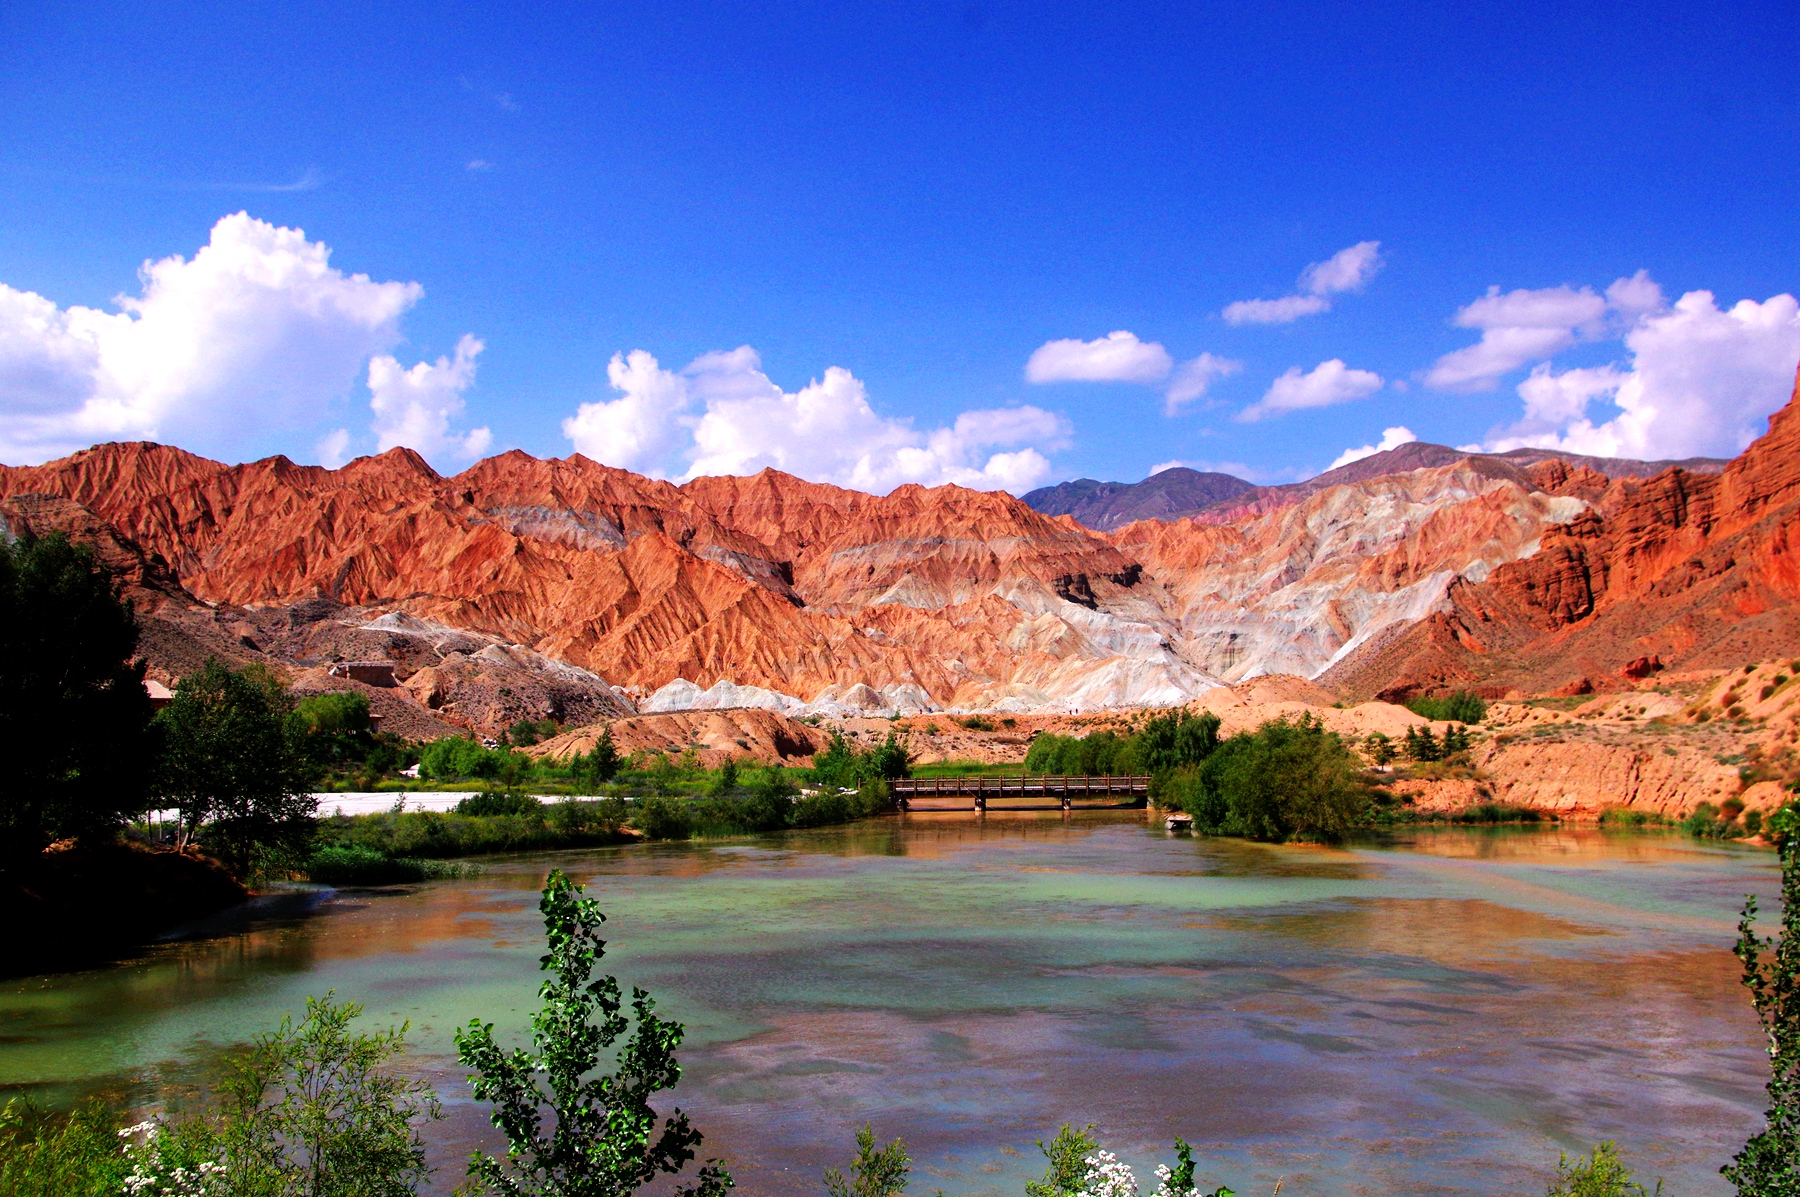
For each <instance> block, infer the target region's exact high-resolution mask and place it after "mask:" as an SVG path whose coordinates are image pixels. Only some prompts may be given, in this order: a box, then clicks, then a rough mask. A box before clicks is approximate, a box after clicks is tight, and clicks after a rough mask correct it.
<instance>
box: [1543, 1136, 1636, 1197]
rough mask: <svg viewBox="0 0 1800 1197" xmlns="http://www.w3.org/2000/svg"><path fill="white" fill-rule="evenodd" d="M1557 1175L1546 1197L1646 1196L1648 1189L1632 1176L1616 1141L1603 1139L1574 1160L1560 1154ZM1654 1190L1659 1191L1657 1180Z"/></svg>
mask: <svg viewBox="0 0 1800 1197" xmlns="http://www.w3.org/2000/svg"><path fill="white" fill-rule="evenodd" d="M1556 1178H1557V1179H1556V1183H1555V1184H1553V1185H1551V1186H1550V1191H1549V1194H1548V1197H1646V1194H1647V1193H1648V1190H1646V1189H1645V1188H1644V1186H1643V1185H1641V1184H1638V1183H1637V1182H1636V1181H1634V1180H1632V1179H1631V1171H1630V1169H1628V1168H1626V1167H1625V1162H1624V1160H1622V1159H1621V1158H1620V1157H1619V1147H1618V1144H1616V1143H1602V1144H1600V1145H1599V1146H1598V1147H1596V1148H1594V1153H1593V1154H1592V1155H1589V1156H1583V1157H1582V1158H1580V1159H1576V1160H1571V1159H1570V1158H1569V1157H1568V1156H1566V1155H1565V1156H1563V1157H1562V1158H1561V1159H1559V1160H1558V1161H1557V1164H1556ZM1656 1191H1657V1192H1658V1193H1661V1192H1662V1181H1660V1180H1659V1181H1657V1182H1656Z"/></svg>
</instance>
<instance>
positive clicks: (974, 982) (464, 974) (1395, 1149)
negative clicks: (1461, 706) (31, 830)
mask: <svg viewBox="0 0 1800 1197" xmlns="http://www.w3.org/2000/svg"><path fill="white" fill-rule="evenodd" d="M484 864H485V871H484V872H483V873H482V874H481V875H480V876H478V877H474V878H469V879H464V880H457V881H443V882H434V883H430V884H425V885H419V886H414V887H408V888H405V889H400V890H387V891H360V892H358V891H344V892H340V893H337V894H335V895H331V896H329V897H327V898H325V899H324V900H323V901H320V902H318V903H317V904H316V905H314V906H313V907H312V908H311V909H309V910H307V911H305V912H303V913H301V912H288V913H285V914H280V913H277V914H271V915H269V916H268V917H264V918H261V919H257V920H254V921H251V922H250V923H248V924H247V925H245V926H242V927H240V928H238V929H236V930H234V931H231V932H229V933H225V934H218V935H215V936H213V937H210V938H202V939H195V940H188V941H184V942H178V943H170V944H165V945H160V946H158V947H157V948H155V949H153V950H151V951H149V952H147V953H145V954H144V955H142V956H141V957H140V958H137V959H133V960H130V961H125V962H121V963H119V964H117V965H114V966H111V967H107V968H101V969H95V970H91V971H87V972H81V973H75V974H68V975H58V976H48V977H36V978H28V979H24V980H15V981H8V982H4V983H0V1088H4V1089H5V1090H8V1091H13V1092H20V1091H23V1092H30V1093H33V1094H34V1095H35V1096H36V1097H37V1099H38V1100H40V1101H42V1102H45V1103H49V1104H59V1103H66V1102H68V1101H70V1100H74V1099H75V1098H78V1097H80V1096H83V1095H86V1094H93V1093H103V1094H107V1095H111V1096H114V1097H132V1098H135V1099H139V1100H145V1099H152V1098H168V1097H170V1096H171V1095H173V1096H174V1098H175V1099H176V1100H179V1099H180V1098H181V1096H182V1095H183V1094H186V1093H191V1092H192V1091H193V1089H194V1087H195V1086H197V1085H200V1084H202V1083H203V1082H204V1080H205V1078H206V1077H207V1076H208V1075H210V1074H211V1070H212V1069H214V1068H215V1067H216V1066H217V1062H218V1059H219V1055H220V1053H221V1052H222V1051H223V1050H225V1049H227V1048H228V1047H229V1046H230V1045H232V1044H234V1043H238V1042H241V1041H243V1040H245V1039H247V1038H248V1037H249V1036H251V1035H252V1034H254V1033H255V1032H257V1031H259V1030H262V1029H265V1028H267V1027H269V1026H270V1025H272V1024H273V1023H274V1022H275V1021H276V1020H278V1018H279V1017H280V1015H281V1014H282V1013H283V1012H285V1011H295V1010H298V1009H300V1008H301V1006H302V1004H303V1001H304V999H305V997H306V995H308V994H319V993H323V992H325V991H326V990H330V989H335V990H336V991H337V994H338V995H339V996H340V997H347V998H353V999H355V1000H357V1001H360V1002H362V1003H363V1004H364V1005H365V1006H366V1007H367V1010H368V1014H367V1017H366V1018H365V1020H364V1022H365V1023H366V1024H368V1025H369V1026H370V1027H371V1029H373V1027H375V1026H386V1025H389V1024H390V1023H396V1022H398V1021H400V1020H403V1019H404V1020H410V1022H411V1024H412V1026H411V1032H410V1036H409V1042H410V1044H411V1055H410V1056H409V1058H408V1066H409V1067H411V1068H413V1069H416V1070H418V1071H419V1072H421V1073H422V1074H424V1075H427V1076H429V1077H431V1078H432V1079H433V1080H434V1082H435V1083H436V1084H437V1085H438V1088H439V1090H440V1092H441V1094H442V1095H443V1097H444V1099H445V1103H446V1107H447V1112H448V1117H447V1119H446V1120H445V1121H444V1122H443V1123H440V1124H438V1125H437V1126H435V1127H433V1128H432V1135H431V1138H432V1154H433V1159H434V1161H435V1162H438V1163H440V1164H442V1165H443V1167H442V1168H441V1169H440V1171H439V1172H438V1174H437V1176H436V1179H435V1182H434V1188H433V1191H434V1192H441V1193H448V1191H449V1190H450V1188H451V1187H453V1185H454V1184H455V1183H456V1181H457V1180H459V1179H460V1176H461V1172H462V1167H461V1164H460V1162H459V1161H460V1160H461V1159H462V1158H463V1157H464V1156H465V1155H466V1153H467V1152H468V1151H469V1150H470V1149H471V1148H472V1147H474V1146H477V1145H482V1144H488V1145H491V1144H493V1143H494V1142H495V1135H494V1132H493V1131H492V1129H491V1128H489V1127H488V1126H487V1124H486V1121H485V1111H484V1110H483V1109H482V1108H480V1107H477V1106H476V1105H474V1104H473V1103H472V1102H471V1101H470V1099H469V1097H468V1093H467V1088H466V1086H465V1085H464V1084H463V1083H462V1081H461V1073H460V1072H459V1070H458V1069H457V1068H456V1065H455V1062H454V1059H453V1058H452V1056H451V1054H450V1053H451V1046H450V1043H451V1035H452V1032H453V1030H454V1028H456V1027H457V1026H459V1025H462V1024H464V1023H466V1022H467V1021H468V1020H469V1019H471V1018H475V1017H479V1018H482V1019H483V1020H489V1021H494V1022H496V1023H497V1024H498V1028H499V1031H500V1032H501V1034H502V1037H503V1040H504V1039H505V1037H506V1036H508V1035H522V1034H523V1032H524V1030H525V1028H526V1020H527V1018H528V1016H529V1012H530V1010H531V1009H532V1007H533V1005H534V1002H535V998H534V991H535V988H536V985H537V981H538V973H537V969H536V961H537V957H538V956H539V954H540V953H541V951H542V938H541V924H540V922H539V919H538V914H537V910H536V899H537V889H538V887H539V885H540V884H541V883H542V879H543V877H544V875H545V873H546V872H547V871H548V869H549V868H551V867H552V866H555V867H560V868H562V869H564V870H565V871H567V872H568V873H569V874H570V875H571V876H573V877H574V878H575V879H576V880H578V881H582V882H585V883H586V884H587V885H588V888H589V893H590V894H591V895H592V896H594V897H596V898H598V899H599V900H600V902H601V905H602V908H603V909H604V910H605V911H606V913H607V915H608V922H607V929H608V938H609V940H610V941H611V946H610V947H609V949H608V953H607V957H606V965H607V966H608V967H609V968H610V969H611V971H614V972H616V973H617V974H618V975H619V976H620V978H621V980H622V981H623V982H625V983H627V984H634V983H635V984H639V985H643V986H645V987H646V988H648V989H650V990H651V991H652V992H653V993H654V994H655V995H656V996H657V998H658V999H659V1003H660V1008H661V1010H662V1011H663V1012H664V1013H665V1014H668V1015H672V1016H674V1017H677V1018H680V1019H682V1020H683V1021H685V1022H686V1023H687V1025H688V1041H687V1044H686V1046H685V1048H684V1050H683V1052H682V1059H683V1062H684V1064H685V1066H686V1069H687V1075H686V1078H685V1079H684V1081H683V1083H682V1085H681V1086H680V1088H679V1089H678V1090H677V1092H676V1096H677V1097H678V1099H679V1102H680V1104H681V1105H682V1106H683V1107H684V1108H686V1109H687V1110H688V1111H689V1112H690V1113H691V1114H692V1115H693V1117H694V1120H695V1122H696V1124H697V1125H698V1126H699V1127H700V1128H701V1129H702V1130H704V1131H705V1132H706V1134H707V1138H708V1154H710V1153H712V1152H719V1153H721V1154H723V1155H725V1156H726V1157H727V1158H728V1160H729V1162H730V1164H731V1167H732V1169H733V1171H734V1172H735V1174H736V1175H737V1176H738V1178H739V1191H740V1192H745V1193H748V1194H758V1195H760V1194H771V1195H777V1197H779V1195H783V1194H790V1193H795V1194H797V1193H819V1192H821V1191H822V1186H821V1185H820V1183H819V1179H818V1178H819V1173H820V1169H821V1168H822V1167H823V1166H824V1165H826V1164H838V1165H843V1164H844V1163H845V1162H846V1161H847V1158H848V1156H849V1155H850V1153H851V1150H852V1147H853V1143H852V1139H853V1132H854V1128H855V1127H856V1126H859V1125H860V1124H862V1123H863V1122H864V1121H870V1122H872V1123H873V1124H874V1126H875V1130H876V1132H877V1134H878V1135H880V1136H882V1137H883V1139H884V1140H885V1139H887V1138H892V1137H894V1136H896V1135H899V1136H904V1137H905V1139H906V1141H907V1144H908V1146H909V1148H910V1149H911V1151H912V1153H913V1155H914V1157H915V1160H916V1161H917V1171H916V1172H915V1180H914V1183H913V1185H912V1191H913V1192H914V1193H930V1192H932V1191H933V1190H934V1189H937V1188H941V1189H943V1191H944V1192H945V1193H947V1194H951V1195H965V1194H988V1193H1006V1194H1017V1193H1019V1192H1020V1185H1021V1182H1022V1181H1023V1179H1024V1178H1026V1177H1027V1176H1032V1175H1036V1174H1039V1173H1041V1172H1042V1160H1041V1157H1039V1156H1038V1154H1037V1150H1036V1148H1035V1147H1034V1146H1033V1140H1034V1139H1036V1138H1038V1137H1040V1136H1041V1137H1044V1138H1048V1137H1049V1136H1050V1135H1051V1134H1052V1133H1053V1132H1054V1131H1055V1129H1056V1127H1057V1126H1058V1124H1060V1123H1062V1122H1065V1121H1073V1122H1077V1123H1086V1122H1092V1123H1095V1124H1096V1125H1097V1127H1098V1134H1099V1136H1100V1138H1101V1139H1102V1141H1103V1142H1104V1143H1105V1144H1106V1145H1107V1146H1108V1147H1110V1148H1112V1149H1113V1150H1115V1151H1117V1152H1118V1153H1119V1154H1120V1155H1121V1156H1122V1157H1123V1158H1125V1159H1126V1160H1128V1161H1130V1162H1131V1163H1133V1164H1134V1165H1136V1166H1137V1168H1138V1172H1139V1176H1140V1178H1144V1179H1146V1180H1147V1181H1148V1183H1146V1184H1145V1191H1146V1192H1148V1191H1149V1190H1150V1189H1151V1188H1153V1187H1154V1181H1153V1180H1148V1177H1149V1172H1150V1169H1151V1167H1152V1166H1153V1165H1154V1164H1155V1163H1156V1162H1158V1161H1170V1160H1172V1154H1171V1151H1170V1146H1169V1145H1170V1143H1171V1142H1172V1141H1173V1139H1174V1138H1175V1136H1177V1135H1181V1136H1183V1137H1185V1138H1186V1139H1188V1140H1189V1141H1190V1142H1192V1143H1193V1144H1194V1145H1195V1146H1196V1148H1197V1155H1198V1157H1199V1159H1200V1161H1201V1169H1200V1175H1201V1177H1202V1179H1204V1180H1205V1181H1206V1182H1207V1186H1208V1187H1209V1188H1210V1187H1211V1186H1213V1185H1217V1184H1220V1183H1225V1184H1229V1185H1231V1186H1232V1187H1233V1188H1234V1189H1236V1190H1237V1191H1238V1192H1239V1193H1240V1194H1250V1193H1260V1194H1267V1193H1268V1192H1269V1191H1270V1190H1271V1189H1272V1188H1273V1187H1274V1185H1275V1182H1276V1180H1277V1179H1278V1178H1284V1180H1283V1188H1282V1192H1283V1193H1284V1194H1293V1195H1295V1197H1302V1195H1305V1194H1327V1193H1331V1194H1349V1193H1382V1194H1386V1193H1399V1192H1406V1193H1429V1192H1434V1191H1439V1192H1446V1193H1448V1192H1458V1193H1495V1194H1499V1193H1522V1192H1541V1191H1542V1187H1543V1185H1544V1184H1545V1182H1546V1180H1547V1179H1548V1177H1549V1175H1550V1171H1551V1168H1552V1166H1553V1165H1554V1163H1555V1161H1556V1157H1557V1154H1558V1152H1559V1151H1567V1152H1570V1153H1571V1154H1573V1153H1575V1152H1578V1151H1584V1150H1586V1149H1587V1148H1588V1147H1590V1146H1591V1145H1592V1144H1593V1143H1595V1142H1596V1141H1598V1140H1601V1139H1614V1140H1617V1141H1618V1142H1619V1143H1620V1144H1621V1145H1622V1146H1623V1148H1624V1150H1625V1152H1626V1154H1627V1157H1628V1159H1629V1161H1630V1162H1631V1163H1632V1164H1633V1165H1634V1167H1635V1168H1636V1169H1637V1171H1638V1174H1639V1179H1642V1180H1647V1181H1649V1182H1650V1183H1652V1184H1654V1180H1655V1178H1656V1177H1658V1176H1662V1177H1664V1178H1666V1179H1667V1181H1668V1184H1669V1188H1670V1191H1672V1192H1674V1193H1677V1194H1681V1195H1683V1197H1687V1195H1690V1194H1709V1193H1720V1194H1722V1193H1725V1192H1727V1191H1728V1187H1727V1186H1726V1185H1725V1184H1724V1183H1723V1181H1722V1180H1721V1179H1720V1177H1719V1176H1718V1174H1717V1171H1718V1168H1719V1165H1720V1164H1722V1163H1724V1162H1725V1161H1726V1160H1727V1159H1728V1158H1729V1157H1730V1155H1731V1153H1732V1151H1733V1150H1735V1148H1736V1146H1737V1145H1738V1144H1740V1143H1741V1142H1742V1141H1743V1139H1744V1137H1745V1135H1746V1134H1747V1133H1748V1132H1749V1131H1750V1130H1752V1129H1754V1128H1755V1127H1756V1126H1758V1125H1760V1112H1761V1109H1762V1105H1761V1102H1762V1090H1761V1086H1762V1082H1763V1078H1764V1076H1765V1074H1766V1066H1765V1064H1764V1063H1763V1059H1762V1055H1761V1049H1760V1040H1759V1036H1758V1033H1757V1028H1756V1022H1755V1018H1754V1015H1753V1013H1752V1011H1751V1009H1750V1006H1749V1004H1748V1001H1747V999H1746V997H1745V996H1744V992H1743V990H1742V989H1741V987H1740V986H1739V985H1738V984H1737V965H1736V962H1735V960H1734V959H1733V958H1732V957H1731V955H1730V952H1729V948H1730V944H1731V942H1732V939H1733V937H1734V923H1735V920H1736V913H1737V909H1738V906H1739V905H1740V903H1741V902H1742V899H1743V895H1744V894H1745V893H1746V892H1755V893H1757V894H1758V895H1759V896H1761V898H1762V900H1763V901H1764V903H1765V906H1767V905H1768V904H1769V903H1770V902H1771V901H1772V899H1773V895H1774V894H1775V892H1776V889H1777V882H1778V874H1777V871H1776V869H1775V863H1774V859H1773V856H1772V855H1771V854H1769V853H1766V852H1758V851H1755V850H1753V849H1746V848H1740V847H1736V846H1732V845H1716V844H1704V843H1699V842H1695V841H1692V840H1688V839H1685V838H1682V837H1678V836H1674V835H1668V834H1647V833H1607V832H1602V831H1599V830H1595V829H1591V828H1589V829H1575V828H1550V829H1546V830H1535V829H1518V828H1506V829H1490V830H1461V829H1420V830H1416V831H1408V832H1406V833H1404V834H1401V835H1398V836H1395V837H1392V838H1391V839H1387V840H1383V841H1378V842H1370V843H1366V844H1361V845H1356V846H1352V847H1349V848H1345V849H1324V848H1310V847H1273V846H1267V845H1255V844H1248V843H1243V842H1239V841H1233V840H1213V839H1194V838H1190V837H1186V836H1181V837H1174V836H1169V835H1166V834H1164V833H1163V832H1162V831H1161V830H1160V828H1158V827H1156V826H1155V825H1153V824H1147V823H1146V822H1145V820H1144V819H1143V817H1142V816H1141V815H1133V816H1129V817H1120V816H1113V815H1108V816H1100V815H1094V816H1088V815H1077V816H1074V817H1073V818H1069V819H1065V818H1063V817H1061V816H1057V815H1047V816H1029V815H1015V816H1005V815H990V816H989V817H988V818H987V819H986V820H984V821H977V820H976V818H975V817H974V816H966V815H943V816H930V815H925V816H917V815H915V816H910V817H906V818H904V819H883V820H876V821H872V822H868V823H863V824H859V825H855V826H851V827H845V828H829V829H822V830H818V831H810V832H793V833H788V834H786V835H784V836H780V837H772V838H767V839H755V840H743V841H725V842H709V843H704V844H681V845H674V844H664V845H651V846H634V847H628V848H617V849H598V850H590V851H583V852H571V853H558V854H541V855H531V856H519V857H509V858H500V859H493V860H489V861H486V862H484Z"/></svg>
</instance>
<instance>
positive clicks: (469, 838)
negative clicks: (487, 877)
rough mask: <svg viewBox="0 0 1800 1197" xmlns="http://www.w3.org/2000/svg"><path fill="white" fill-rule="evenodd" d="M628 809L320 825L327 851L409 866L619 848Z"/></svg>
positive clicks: (594, 805)
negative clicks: (358, 849) (377, 855)
mask: <svg viewBox="0 0 1800 1197" xmlns="http://www.w3.org/2000/svg"><path fill="white" fill-rule="evenodd" d="M624 821H625V804H624V803H623V802H621V801H619V800H618V799H616V798H615V799H610V800H608V799H602V800H601V801H599V802H581V801H573V802H566V803H565V802H558V803H554V804H552V805H548V806H545V805H540V807H539V810H538V811H537V812H535V813H533V814H531V815H529V816H527V815H459V814H455V813H448V814H445V813H440V812H438V811H408V812H405V813H403V814H396V813H394V812H392V811H386V812H383V813H381V814H375V815H356V816H353V817H352V816H343V815H338V816H333V817H330V818H325V819H321V820H319V830H318V835H319V840H320V842H321V844H322V845H330V844H342V845H360V846H362V847H366V848H373V849H375V850H377V851H379V852H381V853H382V854H383V855H386V856H391V857H395V858H404V859H409V860H417V859H420V858H425V859H442V858H445V857H455V856H478V855H482V854H485V853H491V852H529V851H538V850H542V849H546V848H585V847H591V846H594V845H598V844H612V843H617V842H619V839H620V838H621V837H620V831H619V829H620V827H621V825H622V824H623V823H624Z"/></svg>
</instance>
